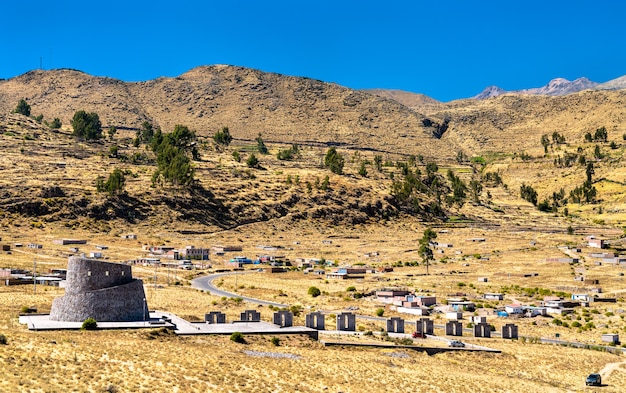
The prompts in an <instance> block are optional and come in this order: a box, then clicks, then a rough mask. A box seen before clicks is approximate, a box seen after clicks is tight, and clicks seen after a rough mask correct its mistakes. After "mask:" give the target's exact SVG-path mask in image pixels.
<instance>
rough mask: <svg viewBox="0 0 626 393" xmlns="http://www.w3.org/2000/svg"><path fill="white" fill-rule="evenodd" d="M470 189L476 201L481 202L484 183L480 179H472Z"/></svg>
mask: <svg viewBox="0 0 626 393" xmlns="http://www.w3.org/2000/svg"><path fill="white" fill-rule="evenodd" d="M470 190H471V191H472V199H473V200H474V203H480V194H481V193H482V192H483V185H482V184H481V183H480V182H479V181H478V180H471V181H470Z"/></svg>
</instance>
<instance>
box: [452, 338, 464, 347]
mask: <svg viewBox="0 0 626 393" xmlns="http://www.w3.org/2000/svg"><path fill="white" fill-rule="evenodd" d="M448 346H449V347H452V348H463V347H465V344H464V343H463V342H461V341H459V340H452V341H450V342H449V343H448Z"/></svg>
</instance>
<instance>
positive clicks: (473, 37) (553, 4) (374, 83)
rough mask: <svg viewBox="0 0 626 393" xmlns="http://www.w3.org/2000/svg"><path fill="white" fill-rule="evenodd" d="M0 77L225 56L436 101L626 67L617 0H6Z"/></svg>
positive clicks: (139, 72)
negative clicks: (65, 69) (64, 69)
mask: <svg viewBox="0 0 626 393" xmlns="http://www.w3.org/2000/svg"><path fill="white" fill-rule="evenodd" d="M5 3H6V4H3V6H2V7H1V10H0V27H1V29H2V33H1V34H0V78H11V77H14V76H17V75H20V74H23V73H25V72H27V71H29V70H32V69H36V68H39V66H40V59H41V58H42V59H43V62H42V64H43V68H44V69H49V68H74V69H79V70H81V71H84V72H87V73H89V74H92V75H98V76H109V77H112V78H117V79H122V80H125V81H143V80H149V79H153V78H156V77H159V76H178V75H180V74H182V73H184V72H185V71H187V70H189V69H191V68H194V67H197V66H200V65H210V64H231V65H238V66H244V67H251V68H257V69H260V70H263V71H269V72H277V73H281V74H286V75H294V76H306V77H310V78H314V79H320V80H323V81H327V82H335V83H338V84H341V85H344V86H348V87H351V88H357V89H360V88H389V89H401V90H406V91H411V92H415V93H423V94H426V95H428V96H431V97H433V98H436V99H438V100H442V101H449V100H452V99H456V98H464V97H469V96H473V95H475V94H478V93H479V92H480V91H481V90H482V89H483V88H485V87H487V86H488V85H497V86H500V87H502V88H504V89H506V90H515V89H521V88H530V87H539V86H543V85H545V84H547V83H548V81H549V80H550V79H552V78H556V77H563V78H567V79H575V78H578V77H581V76H586V77H588V78H590V79H591V80H593V81H596V82H606V81H608V80H610V79H614V78H617V77H619V76H622V75H625V74H626V23H625V22H624V20H625V19H624V18H625V17H626V2H622V1H619V0H595V1H577V0H569V1H561V0H541V1H536V0H530V1H529V0H525V1H508V0H498V1H478V0H476V1H472V0H458V1H456V0H455V1H453V0H430V1H421V0H413V1H393V0H387V1H376V2H375V1H369V0H362V1H342V0H333V1H326V0H316V1H305V0H297V1H294V0H291V1H262V0H255V1H252V0H251V1H236V0H230V1H229V0H221V1H212V0H205V1H186V0H178V1H161V0H154V1H149V2H148V1H142V0H125V1H119V0H109V1H86V0H82V1H73V0H65V1H64V0H57V1H43V0H34V1H30V2H18V1H7V2H5Z"/></svg>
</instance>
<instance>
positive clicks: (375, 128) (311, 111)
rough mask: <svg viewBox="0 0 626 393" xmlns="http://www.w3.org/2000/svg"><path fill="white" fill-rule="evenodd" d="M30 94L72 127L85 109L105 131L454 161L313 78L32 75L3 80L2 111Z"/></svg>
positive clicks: (379, 106)
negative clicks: (156, 130)
mask: <svg viewBox="0 0 626 393" xmlns="http://www.w3.org/2000/svg"><path fill="white" fill-rule="evenodd" d="M21 98H25V99H26V100H27V101H28V102H29V104H30V105H31V107H32V112H33V114H35V115H38V114H43V115H44V117H45V119H52V118H54V117H59V118H60V119H61V121H62V122H63V124H66V125H67V124H69V123H70V121H71V118H72V116H73V114H74V113H75V112H76V111H77V110H79V109H84V110H86V111H94V112H96V113H98V114H99V116H100V118H101V120H102V123H103V125H104V126H105V127H108V126H116V127H118V128H124V127H126V128H131V129H132V128H138V127H139V126H140V125H141V123H142V122H143V121H146V120H147V121H151V122H153V123H154V124H156V125H158V126H160V127H161V128H162V129H163V130H164V131H171V130H172V129H173V128H174V126H175V125H176V124H184V125H187V126H188V127H190V128H191V129H194V130H196V131H197V133H198V134H199V135H201V136H202V135H204V136H209V135H212V134H213V133H214V132H215V131H217V130H218V129H220V128H221V127H222V126H228V127H229V128H230V130H231V133H232V134H233V136H234V137H235V138H239V139H243V140H252V139H253V138H255V137H256V136H257V135H258V133H263V135H264V138H265V139H266V140H267V141H269V142H271V141H280V142H288V143H299V144H308V143H318V144H337V145H340V146H341V145H343V146H346V147H352V148H358V149H363V148H365V149H374V150H380V151H383V152H384V151H387V152H392V153H406V154H422V155H425V156H434V155H437V156H442V157H451V156H452V155H453V154H452V153H453V152H454V151H455V149H447V148H446V147H449V142H448V143H444V142H443V141H440V140H439V139H437V138H433V128H432V127H425V126H424V122H423V120H424V116H423V115H421V114H420V113H418V112H416V111H414V110H411V109H410V108H407V107H406V106H404V105H401V104H399V103H398V102H396V101H393V100H389V99H383V98H380V97H377V96H374V95H371V94H367V93H364V92H361V91H355V90H351V89H348V88H345V87H342V86H339V85H336V84H331V83H325V82H321V81H317V80H312V79H307V78H296V77H290V76H284V75H279V74H273V73H265V72H261V71H257V70H253V69H248V68H243V67H232V66H221V65H216V66H207V67H198V68H195V69H193V70H191V71H189V72H186V73H184V74H183V75H181V76H179V77H176V78H159V79H156V80H151V81H147V82H139V83H126V82H122V81H119V80H115V79H110V78H102V77H94V76H90V75H87V74H85V73H82V72H79V71H73V70H54V71H31V72H28V73H26V74H24V75H21V76H18V77H15V78H12V79H9V80H6V81H2V82H0V113H8V112H10V111H11V110H13V109H14V108H15V105H16V103H17V101H18V100H19V99H21Z"/></svg>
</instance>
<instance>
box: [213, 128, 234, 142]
mask: <svg viewBox="0 0 626 393" xmlns="http://www.w3.org/2000/svg"><path fill="white" fill-rule="evenodd" d="M232 140H233V137H232V136H231V135H230V131H229V130H228V127H226V126H224V127H222V129H221V130H220V131H217V132H216V133H215V134H213V141H214V142H215V144H216V145H218V146H222V147H223V146H228V145H230V142H231V141H232Z"/></svg>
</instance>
